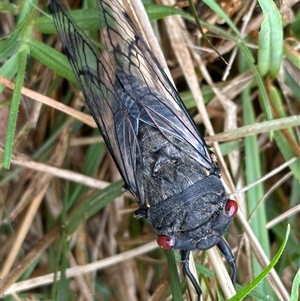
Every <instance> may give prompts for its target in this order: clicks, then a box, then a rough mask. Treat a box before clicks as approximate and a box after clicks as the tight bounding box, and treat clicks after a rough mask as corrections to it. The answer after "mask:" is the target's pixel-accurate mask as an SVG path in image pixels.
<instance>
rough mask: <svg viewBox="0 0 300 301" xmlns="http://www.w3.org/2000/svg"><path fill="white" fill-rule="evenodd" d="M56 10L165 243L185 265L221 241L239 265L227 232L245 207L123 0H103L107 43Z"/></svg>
mask: <svg viewBox="0 0 300 301" xmlns="http://www.w3.org/2000/svg"><path fill="white" fill-rule="evenodd" d="M50 3H51V10H52V13H53V17H54V22H55V25H56V28H57V32H58V34H59V38H60V40H61V42H62V45H63V48H64V51H65V53H66V55H67V57H68V59H69V61H70V64H71V67H72V69H73V72H74V74H75V77H76V79H77V82H78V84H79V86H80V89H81V91H82V92H83V94H84V97H85V100H86V102H87V104H88V107H89V109H90V111H91V114H92V116H93V118H94V119H95V121H96V123H97V125H98V127H99V130H100V132H101V134H102V136H103V139H104V140H105V143H106V145H107V147H108V149H109V151H110V153H111V155H112V157H113V159H114V161H115V163H116V166H117V167H118V170H119V172H120V174H121V176H122V178H123V179H124V182H125V187H126V189H128V190H129V191H130V192H131V193H132V195H133V196H134V197H135V199H136V201H137V203H138V206H139V208H138V209H137V210H136V212H135V217H137V218H141V217H144V218H147V219H149V221H150V223H151V224H152V226H153V227H154V229H155V230H156V232H157V233H158V239H157V242H158V245H159V246H160V247H161V248H163V249H178V250H180V253H181V260H182V265H183V269H184V271H185V273H186V275H187V276H188V277H189V279H190V280H191V282H192V283H193V285H194V287H195V289H196V291H197V293H198V296H199V298H200V295H201V289H200V287H199V285H198V282H197V281H196V279H195V278H194V276H193V275H192V274H191V272H190V269H189V254H190V251H191V250H207V249H209V248H211V247H213V246H215V245H217V246H218V248H219V249H220V251H221V252H222V253H223V254H224V255H225V257H226V259H227V261H228V262H229V264H230V266H231V270H232V273H231V279H232V282H233V283H234V282H235V275H236V264H235V260H234V256H233V254H232V252H231V249H230V248H229V246H228V244H227V243H226V242H225V240H224V239H223V237H222V235H223V233H224V231H225V229H226V228H227V226H228V224H229V223H230V222H231V220H232V217H233V215H234V214H235V212H236V210H237V205H236V202H234V201H232V200H229V198H228V197H227V196H226V193H225V189H224V186H223V184H222V182H221V180H220V177H221V175H220V169H219V168H218V166H217V164H216V160H215V155H214V154H213V153H212V152H211V151H210V150H209V149H208V147H207V145H206V143H205V140H204V139H203V137H202V136H201V135H200V134H199V132H198V130H197V127H196V125H195V123H194V122H193V120H192V118H191V117H190V115H189V114H188V112H187V109H186V108H185V106H184V104H183V102H182V100H181V99H180V97H179V94H178V93H177V91H176V89H175V87H174V86H173V84H172V83H171V81H170V80H169V78H168V76H167V75H166V73H165V72H164V70H163V69H162V67H161V66H160V64H159V63H158V61H157V59H156V58H155V57H154V55H153V53H152V52H151V50H150V48H149V46H148V45H147V43H146V42H145V40H144V39H143V37H142V35H141V34H140V32H139V31H138V29H137V28H136V26H135V25H134V23H133V22H132V20H131V19H130V17H129V15H128V14H127V13H126V11H125V9H124V8H123V6H122V5H121V4H120V3H119V2H118V1H117V0H99V1H97V5H98V11H99V22H100V25H101V26H100V27H101V29H100V45H101V46H100V47H96V46H95V44H94V43H93V42H92V41H91V40H90V39H89V38H88V36H87V35H86V34H85V33H84V32H83V31H82V30H80V28H78V26H77V25H76V24H75V22H74V20H73V19H72V18H71V16H70V14H69V13H68V12H67V11H66V9H65V8H64V7H63V6H62V5H61V4H60V2H59V1H58V0H52V1H50Z"/></svg>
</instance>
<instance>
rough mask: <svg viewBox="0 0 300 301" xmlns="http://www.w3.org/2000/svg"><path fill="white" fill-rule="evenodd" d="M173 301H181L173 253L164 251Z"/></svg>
mask: <svg viewBox="0 0 300 301" xmlns="http://www.w3.org/2000/svg"><path fill="white" fill-rule="evenodd" d="M165 253H166V257H167V261H168V269H169V275H170V283H171V291H172V295H173V301H183V298H182V291H181V289H180V281H179V276H178V272H177V264H176V260H175V255H174V251H172V250H170V251H166V252H165Z"/></svg>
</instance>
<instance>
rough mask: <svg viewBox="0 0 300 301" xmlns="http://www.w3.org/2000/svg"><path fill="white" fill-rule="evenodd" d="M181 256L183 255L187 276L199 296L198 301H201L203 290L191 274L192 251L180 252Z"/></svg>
mask: <svg viewBox="0 0 300 301" xmlns="http://www.w3.org/2000/svg"><path fill="white" fill-rule="evenodd" d="M180 255H181V264H182V267H183V270H184V272H185V274H186V276H187V277H188V278H189V279H190V281H191V282H192V284H193V286H194V288H195V290H196V292H197V294H198V301H200V299H201V294H202V291H201V288H200V286H199V284H198V282H197V280H196V279H195V277H194V275H193V274H192V273H191V270H190V267H189V261H190V260H189V257H190V251H187V250H180Z"/></svg>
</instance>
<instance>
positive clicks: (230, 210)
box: [225, 200, 238, 217]
mask: <svg viewBox="0 0 300 301" xmlns="http://www.w3.org/2000/svg"><path fill="white" fill-rule="evenodd" d="M225 211H226V214H227V215H228V216H230V217H233V216H235V215H236V213H237V211H238V204H237V202H236V201H234V200H229V201H228V202H227V204H226V205H225Z"/></svg>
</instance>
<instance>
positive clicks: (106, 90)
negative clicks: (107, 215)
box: [51, 0, 143, 200]
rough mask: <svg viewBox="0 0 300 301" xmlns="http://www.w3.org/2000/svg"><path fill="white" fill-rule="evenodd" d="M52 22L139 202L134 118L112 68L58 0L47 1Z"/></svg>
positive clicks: (111, 149) (122, 171) (115, 159)
mask: <svg viewBox="0 0 300 301" xmlns="http://www.w3.org/2000/svg"><path fill="white" fill-rule="evenodd" d="M51 10H52V12H53V16H54V22H55V25H56V28H57V31H58V34H59V37H60V40H61V42H62V45H63V48H64V50H65V53H66V55H67V56H68V59H69V61H70V64H71V67H72V69H73V72H74V74H75V76H76V79H77V82H78V84H79V86H80V88H81V91H82V92H83V94H84V97H85V99H86V101H87V104H88V106H89V109H90V111H91V114H92V116H93V118H94V119H95V121H96V123H97V125H98V127H99V129H100V131H101V133H102V135H103V138H104V140H105V142H106V144H107V147H108V149H109V151H110V153H111V155H112V156H113V159H114V161H115V163H116V165H117V167H118V169H119V172H120V174H121V176H122V177H123V179H124V181H125V183H126V186H127V187H128V189H130V191H131V192H132V193H133V194H134V195H135V196H136V197H137V198H138V199H139V200H140V199H143V196H142V195H140V193H139V192H138V188H137V179H136V174H135V172H134V166H135V160H136V157H137V156H141V154H138V152H139V148H138V142H137V137H136V130H137V123H138V119H137V118H133V117H132V116H131V117H129V116H128V115H127V111H128V108H127V106H126V101H125V102H124V99H123V98H122V97H124V95H123V94H122V93H121V92H120V89H121V87H120V85H116V69H115V68H116V66H115V62H114V61H113V60H111V56H110V55H108V52H107V51H103V53H100V52H99V50H98V49H97V48H96V47H95V46H94V45H93V43H92V42H91V41H90V39H89V38H88V37H87V36H86V34H84V33H83V32H82V31H81V30H80V29H79V28H78V27H77V26H76V24H75V22H74V21H73V19H72V18H71V16H70V15H69V14H68V13H67V11H66V10H65V8H64V7H63V6H62V5H61V4H60V3H59V1H56V0H54V1H51Z"/></svg>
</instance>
